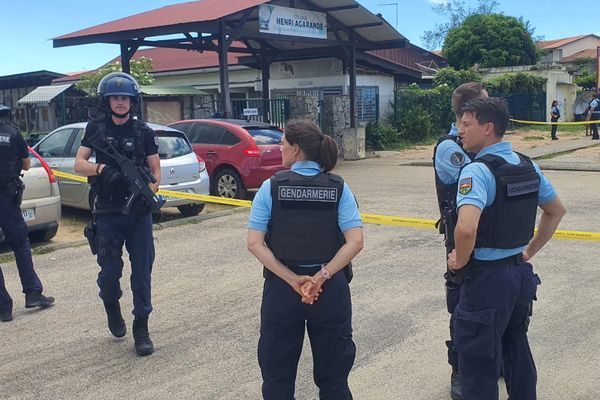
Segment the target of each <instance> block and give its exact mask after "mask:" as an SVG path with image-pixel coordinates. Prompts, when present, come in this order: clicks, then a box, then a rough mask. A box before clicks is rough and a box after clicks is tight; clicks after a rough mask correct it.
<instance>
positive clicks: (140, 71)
mask: <svg viewBox="0 0 600 400" xmlns="http://www.w3.org/2000/svg"><path fill="white" fill-rule="evenodd" d="M129 66H130V70H131V76H133V77H134V78H135V80H137V82H138V83H139V84H140V85H151V84H152V83H153V82H154V76H152V60H151V59H150V58H148V57H140V58H139V59H137V60H131V61H130V63H129ZM120 71H121V63H120V62H118V61H117V62H115V63H113V64H106V65H104V66H102V67H100V68H98V69H97V70H96V71H94V72H91V73H89V74H85V75H83V76H82V77H81V80H80V81H79V82H77V84H76V85H75V87H76V88H77V89H79V90H83V91H85V92H87V93H89V94H91V95H93V96H95V95H96V89H97V88H98V84H99V83H100V81H101V80H102V78H104V77H105V76H106V75H108V74H110V73H111V72H120Z"/></svg>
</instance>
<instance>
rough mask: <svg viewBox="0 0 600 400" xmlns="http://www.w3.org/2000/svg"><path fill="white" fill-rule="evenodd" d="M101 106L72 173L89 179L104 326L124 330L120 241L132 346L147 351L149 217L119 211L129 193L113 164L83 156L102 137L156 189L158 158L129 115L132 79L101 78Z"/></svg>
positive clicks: (135, 93)
mask: <svg viewBox="0 0 600 400" xmlns="http://www.w3.org/2000/svg"><path fill="white" fill-rule="evenodd" d="M98 94H99V95H100V98H101V108H102V109H103V111H105V113H106V118H104V119H102V120H100V121H92V122H89V123H88V125H87V127H86V131H85V135H84V137H83V140H82V141H81V147H80V148H79V151H78V152H77V156H76V159H75V171H77V172H78V173H80V174H82V175H84V176H88V177H90V183H91V185H92V190H91V201H90V203H91V204H92V206H93V218H94V219H95V236H96V238H95V244H96V247H97V261H98V265H100V272H99V274H98V280H97V282H98V286H99V287H100V297H101V298H102V300H103V301H104V308H105V310H106V315H107V318H108V328H109V330H110V332H111V333H112V334H113V335H114V336H116V337H123V336H124V335H125V334H126V331H127V329H126V326H125V321H124V320H123V317H122V315H121V306H120V303H119V299H120V298H121V295H122V291H121V286H120V284H119V279H120V278H121V275H122V272H123V259H122V255H123V244H125V246H126V248H127V251H128V252H129V260H130V262H131V290H132V291H133V315H134V316H135V319H134V321H133V338H134V340H135V350H136V352H137V353H138V354H139V355H141V356H146V355H149V354H152V352H153V351H154V346H153V343H152V341H151V340H150V336H149V333H148V315H149V314H150V312H151V311H152V303H151V294H150V291H151V272H152V264H153V262H154V241H153V237H152V216H151V214H150V212H149V211H148V210H147V209H146V210H144V208H141V209H138V210H134V212H132V213H131V214H128V215H125V214H123V213H122V210H123V206H124V204H125V200H126V198H127V196H128V195H129V191H128V186H127V183H126V182H125V181H124V180H123V176H122V175H121V174H120V172H119V166H118V164H117V163H116V162H115V161H114V160H113V159H112V158H110V157H109V156H107V155H106V154H104V153H103V152H102V151H96V162H95V163H90V162H89V161H88V159H89V158H90V156H91V155H92V151H94V150H95V146H94V144H92V142H93V141H94V140H93V139H94V135H103V136H106V137H107V138H108V140H109V141H110V142H111V143H113V144H114V146H115V147H116V149H117V150H118V151H119V153H121V154H122V155H125V156H126V157H128V158H130V159H131V160H133V161H134V162H135V164H136V166H138V167H139V168H149V170H150V172H151V173H152V175H153V176H154V177H155V178H156V183H151V184H150V188H151V189H152V190H153V191H154V192H156V191H157V190H158V182H159V181H160V160H159V157H158V146H157V145H156V143H155V141H154V133H153V131H152V130H151V129H150V128H149V127H148V126H147V125H146V124H144V123H143V122H141V121H139V120H137V119H134V118H132V115H131V114H132V108H133V107H135V106H136V105H137V103H138V100H139V96H140V91H139V86H138V84H137V82H136V81H135V79H134V78H133V77H131V76H130V75H128V74H125V73H120V72H115V73H111V74H108V75H107V76H106V77H104V78H103V79H102V80H101V81H100V83H99V85H98Z"/></svg>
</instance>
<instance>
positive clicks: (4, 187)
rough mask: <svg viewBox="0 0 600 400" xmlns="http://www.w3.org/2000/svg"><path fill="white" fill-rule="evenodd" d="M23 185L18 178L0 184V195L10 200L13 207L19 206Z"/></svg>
mask: <svg viewBox="0 0 600 400" xmlns="http://www.w3.org/2000/svg"><path fill="white" fill-rule="evenodd" d="M24 191H25V184H24V183H23V181H22V180H21V179H20V178H14V179H12V180H10V181H8V182H2V183H0V193H3V194H4V195H5V196H7V197H8V198H9V199H11V200H12V201H13V202H14V204H15V205H17V206H20V205H21V203H22V202H23V192H24Z"/></svg>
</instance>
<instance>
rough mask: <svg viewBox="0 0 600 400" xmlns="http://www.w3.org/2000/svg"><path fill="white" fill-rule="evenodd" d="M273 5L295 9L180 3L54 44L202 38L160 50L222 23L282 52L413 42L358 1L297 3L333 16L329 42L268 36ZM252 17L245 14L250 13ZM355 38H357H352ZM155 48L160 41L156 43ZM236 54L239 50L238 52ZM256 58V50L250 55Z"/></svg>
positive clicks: (206, 0) (219, 1)
mask: <svg viewBox="0 0 600 400" xmlns="http://www.w3.org/2000/svg"><path fill="white" fill-rule="evenodd" d="M267 3H268V4H273V5H283V6H289V2H288V1H281V0H236V1H223V0H199V1H192V2H189V3H182V4H174V5H170V6H167V7H162V8H159V9H156V10H151V11H147V12H143V13H140V14H136V15H133V16H130V17H126V18H121V19H118V20H115V21H112V22H107V23H104V24H101V25H97V26H94V27H91V28H87V29H83V30H80V31H77V32H73V33H69V34H66V35H62V36H59V37H56V38H54V39H53V44H54V47H63V46H73V45H80V44H88V43H121V42H126V41H131V42H132V43H137V44H138V45H141V46H153V42H152V41H150V40H148V39H149V38H155V39H157V38H158V37H160V36H166V35H173V34H182V35H183V34H185V33H188V32H191V33H194V32H196V33H198V36H196V37H191V36H190V34H189V33H188V36H187V37H182V38H181V39H172V37H171V38H170V39H169V40H168V42H169V43H168V44H171V45H172V46H168V44H167V43H166V42H167V41H165V43H164V44H163V45H161V46H160V47H177V46H178V45H179V46H185V45H187V46H190V47H193V46H194V45H197V41H199V40H200V41H201V40H202V39H204V38H205V37H204V36H202V35H200V34H205V35H206V34H210V33H212V34H216V33H218V31H219V30H218V29H219V24H218V22H219V21H223V22H225V23H226V24H227V25H229V26H231V25H235V24H236V23H238V22H240V21H244V24H243V26H241V27H240V28H241V29H240V30H239V31H236V32H235V33H236V37H237V38H240V39H243V40H248V41H250V43H251V44H253V45H256V44H258V41H259V40H260V41H266V42H267V43H268V44H269V46H271V48H272V49H276V50H303V49H313V48H319V47H321V48H326V47H333V46H339V45H341V44H346V45H348V44H349V43H353V44H355V45H356V46H357V48H359V49H363V50H372V49H376V48H389V47H396V46H402V45H404V44H405V43H406V42H407V40H406V38H405V37H404V36H402V35H401V34H400V33H398V31H396V29H394V28H393V27H392V26H391V25H390V24H389V23H388V22H387V21H386V20H385V19H383V18H382V17H381V16H380V15H375V14H373V13H371V12H370V11H369V10H367V9H366V8H365V7H363V6H362V5H360V4H359V3H358V2H357V1H354V0H311V1H310V2H308V1H306V2H305V1H302V2H298V3H296V8H301V9H310V10H312V11H317V12H325V13H327V25H328V32H327V39H313V38H299V37H297V36H283V35H275V34H265V33H261V32H259V28H258V7H257V6H258V5H260V4H267ZM246 11H247V12H248V15H245V12H246ZM351 35H352V37H350V36H351ZM154 43H155V42H154ZM232 51H235V50H233V49H232ZM248 52H250V53H251V51H248Z"/></svg>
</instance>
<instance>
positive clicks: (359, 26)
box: [348, 22, 383, 29]
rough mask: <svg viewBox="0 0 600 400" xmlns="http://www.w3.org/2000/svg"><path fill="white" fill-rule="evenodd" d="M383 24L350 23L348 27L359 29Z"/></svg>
mask: <svg viewBox="0 0 600 400" xmlns="http://www.w3.org/2000/svg"><path fill="white" fill-rule="evenodd" d="M381 25H383V22H371V23H368V24H360V25H350V26H348V28H350V29H361V28H371V27H374V26H381Z"/></svg>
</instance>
